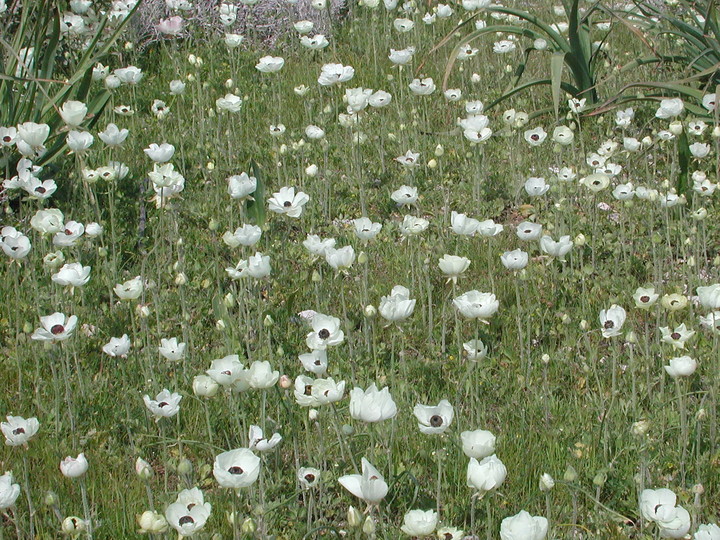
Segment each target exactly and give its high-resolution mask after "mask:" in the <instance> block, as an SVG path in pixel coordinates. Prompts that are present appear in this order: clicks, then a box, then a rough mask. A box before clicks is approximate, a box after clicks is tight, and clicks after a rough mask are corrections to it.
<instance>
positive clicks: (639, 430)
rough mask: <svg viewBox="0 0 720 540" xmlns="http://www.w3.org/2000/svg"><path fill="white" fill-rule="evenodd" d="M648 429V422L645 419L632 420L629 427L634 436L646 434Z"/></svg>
mask: <svg viewBox="0 0 720 540" xmlns="http://www.w3.org/2000/svg"><path fill="white" fill-rule="evenodd" d="M648 431H650V422H649V421H647V420H638V421H637V422H633V425H632V426H631V428H630V432H631V433H632V434H633V435H635V436H636V437H642V436H643V435H647V432H648Z"/></svg>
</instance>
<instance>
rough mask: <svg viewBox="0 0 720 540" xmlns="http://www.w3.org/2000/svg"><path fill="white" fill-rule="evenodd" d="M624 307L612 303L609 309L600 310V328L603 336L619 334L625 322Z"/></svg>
mask: <svg viewBox="0 0 720 540" xmlns="http://www.w3.org/2000/svg"><path fill="white" fill-rule="evenodd" d="M625 317H626V313H625V309H623V307H622V306H618V305H617V304H613V305H612V306H610V309H607V310H606V309H603V310H602V311H600V329H601V330H602V335H603V337H605V338H609V337H615V336H619V335H620V333H621V331H622V327H623V324H625Z"/></svg>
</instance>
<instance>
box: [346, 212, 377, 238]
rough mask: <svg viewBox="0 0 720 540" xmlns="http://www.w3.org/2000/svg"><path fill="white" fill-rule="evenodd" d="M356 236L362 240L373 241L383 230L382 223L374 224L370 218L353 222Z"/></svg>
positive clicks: (362, 218)
mask: <svg viewBox="0 0 720 540" xmlns="http://www.w3.org/2000/svg"><path fill="white" fill-rule="evenodd" d="M353 225H354V226H355V234H356V235H357V237H358V238H360V239H361V240H372V239H373V238H375V237H376V236H377V234H378V233H379V232H380V229H382V223H373V222H372V221H371V220H370V218H366V217H361V218H357V219H355V220H353Z"/></svg>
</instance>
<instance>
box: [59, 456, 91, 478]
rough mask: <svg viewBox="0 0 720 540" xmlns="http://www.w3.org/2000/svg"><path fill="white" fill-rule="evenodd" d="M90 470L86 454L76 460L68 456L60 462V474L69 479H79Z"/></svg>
mask: <svg viewBox="0 0 720 540" xmlns="http://www.w3.org/2000/svg"><path fill="white" fill-rule="evenodd" d="M87 470H88V461H87V459H86V458H85V454H84V453H80V454H79V455H78V457H76V458H74V457H71V456H67V457H66V458H65V459H63V460H62V461H61V462H60V472H61V473H62V474H63V476H66V477H67V478H79V477H81V476H82V475H84V474H85V473H86V472H87Z"/></svg>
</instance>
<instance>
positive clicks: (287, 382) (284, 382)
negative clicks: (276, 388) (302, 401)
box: [278, 375, 292, 390]
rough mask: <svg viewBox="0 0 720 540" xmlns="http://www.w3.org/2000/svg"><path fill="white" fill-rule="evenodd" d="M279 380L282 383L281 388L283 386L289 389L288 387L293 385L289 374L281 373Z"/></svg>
mask: <svg viewBox="0 0 720 540" xmlns="http://www.w3.org/2000/svg"><path fill="white" fill-rule="evenodd" d="M278 381H279V384H280V388H282V389H284V390H287V389H288V388H290V387H291V386H292V381H291V380H290V377H288V376H287V375H281V376H280V379H278Z"/></svg>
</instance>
